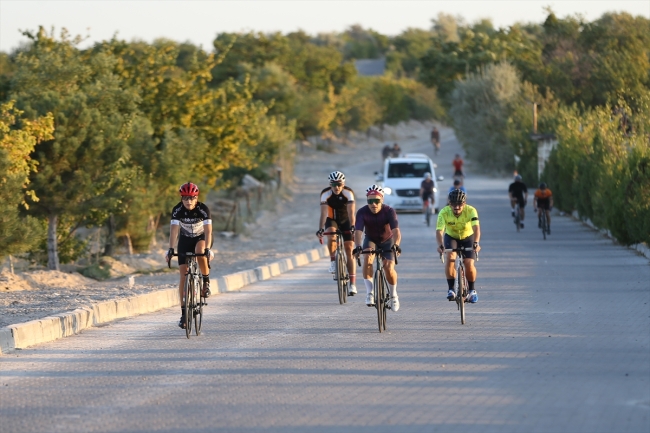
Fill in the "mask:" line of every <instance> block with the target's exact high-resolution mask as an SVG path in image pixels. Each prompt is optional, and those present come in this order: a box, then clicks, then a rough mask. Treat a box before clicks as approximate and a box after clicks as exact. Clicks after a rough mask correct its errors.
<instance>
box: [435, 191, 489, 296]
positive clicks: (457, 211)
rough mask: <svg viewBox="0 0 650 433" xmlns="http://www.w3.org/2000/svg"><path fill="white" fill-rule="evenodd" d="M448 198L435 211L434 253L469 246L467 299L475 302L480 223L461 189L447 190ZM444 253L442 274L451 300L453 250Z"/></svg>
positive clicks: (454, 293)
mask: <svg viewBox="0 0 650 433" xmlns="http://www.w3.org/2000/svg"><path fill="white" fill-rule="evenodd" d="M448 200H449V205H448V206H445V207H444V208H442V210H441V211H440V213H438V224H436V241H437V242H438V245H439V246H438V253H440V254H443V253H444V251H445V249H449V248H456V247H464V248H472V251H466V252H465V260H464V265H465V272H466V276H467V285H468V294H467V301H468V302H471V303H476V302H478V294H477V293H476V289H475V288H474V283H476V267H474V252H477V253H478V252H479V251H480V250H481V247H480V245H479V240H480V239H481V226H480V225H479V222H478V212H477V211H476V209H475V208H474V207H472V206H470V205H468V204H466V201H467V194H465V193H464V192H463V191H461V190H454V191H452V192H450V193H449V196H448ZM443 230H444V233H443ZM443 236H444V237H443ZM446 255H447V257H446V261H445V277H446V278H447V285H448V286H449V291H448V292H447V299H449V300H450V301H453V300H455V299H456V291H455V290H454V281H455V279H456V268H455V267H454V261H455V260H456V253H446Z"/></svg>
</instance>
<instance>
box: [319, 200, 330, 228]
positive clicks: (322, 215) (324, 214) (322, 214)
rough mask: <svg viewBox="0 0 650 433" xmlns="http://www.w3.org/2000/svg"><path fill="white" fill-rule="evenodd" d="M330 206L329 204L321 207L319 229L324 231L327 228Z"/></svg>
mask: <svg viewBox="0 0 650 433" xmlns="http://www.w3.org/2000/svg"><path fill="white" fill-rule="evenodd" d="M328 207H329V205H327V204H321V205H320V221H319V223H318V229H319V230H320V229H322V228H324V227H325V220H326V219H327V208H328Z"/></svg>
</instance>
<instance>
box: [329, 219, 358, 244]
mask: <svg viewBox="0 0 650 433" xmlns="http://www.w3.org/2000/svg"><path fill="white" fill-rule="evenodd" d="M329 228H333V229H339V230H341V231H342V232H343V241H344V242H349V241H351V240H352V233H350V231H351V230H352V225H351V224H350V220H348V219H345V220H340V221H337V220H335V219H332V218H330V217H327V219H326V220H325V229H326V230H325V231H328V230H327V229H329Z"/></svg>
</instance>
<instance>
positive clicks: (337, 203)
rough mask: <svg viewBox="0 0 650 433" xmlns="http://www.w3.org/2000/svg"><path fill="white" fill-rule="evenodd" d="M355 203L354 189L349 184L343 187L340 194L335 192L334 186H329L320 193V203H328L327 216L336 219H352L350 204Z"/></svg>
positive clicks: (339, 220)
mask: <svg viewBox="0 0 650 433" xmlns="http://www.w3.org/2000/svg"><path fill="white" fill-rule="evenodd" d="M350 203H354V191H352V189H350V188H348V187H347V186H344V187H343V190H342V191H341V193H340V194H334V191H332V187H331V186H330V187H327V188H325V189H324V190H322V191H321V193H320V204H321V205H324V204H326V205H327V206H328V207H329V208H328V209H327V216H328V217H329V218H332V219H333V220H335V221H338V222H341V221H347V220H349V219H350V217H349V215H348V204H350Z"/></svg>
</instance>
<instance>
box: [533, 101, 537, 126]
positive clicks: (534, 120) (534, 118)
mask: <svg viewBox="0 0 650 433" xmlns="http://www.w3.org/2000/svg"><path fill="white" fill-rule="evenodd" d="M533 134H537V102H533Z"/></svg>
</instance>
